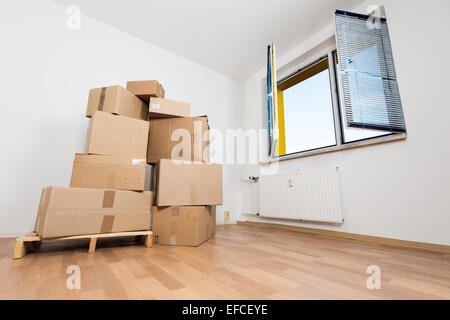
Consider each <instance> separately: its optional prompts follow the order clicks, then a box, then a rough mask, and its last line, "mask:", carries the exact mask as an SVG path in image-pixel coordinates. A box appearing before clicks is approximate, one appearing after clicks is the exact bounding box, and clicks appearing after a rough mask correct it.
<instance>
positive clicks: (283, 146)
mask: <svg viewBox="0 0 450 320" xmlns="http://www.w3.org/2000/svg"><path fill="white" fill-rule="evenodd" d="M328 64H329V63H328V58H327V57H325V58H323V59H320V60H319V61H318V62H316V63H314V64H312V65H311V66H308V67H307V68H305V69H304V70H301V71H300V72H297V73H296V74H294V75H292V76H291V77H288V78H287V79H285V80H283V81H281V82H279V83H278V110H279V112H278V121H279V126H278V127H279V131H280V135H279V143H278V146H279V148H278V155H285V154H292V153H296V152H301V151H306V150H314V149H319V148H324V147H329V146H334V145H336V134H335V130H334V116H333V102H332V99H331V89H330V73H329V71H328ZM280 124H281V125H280Z"/></svg>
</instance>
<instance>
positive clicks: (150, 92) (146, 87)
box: [127, 80, 166, 103]
mask: <svg viewBox="0 0 450 320" xmlns="http://www.w3.org/2000/svg"><path fill="white" fill-rule="evenodd" d="M127 90H128V91H130V92H132V93H133V94H134V95H136V96H137V97H139V98H140V99H141V100H142V101H144V102H146V103H148V102H149V100H150V97H157V98H164V96H165V94H166V93H165V91H164V88H163V86H162V85H161V84H160V83H159V82H158V81H156V80H144V81H128V82H127Z"/></svg>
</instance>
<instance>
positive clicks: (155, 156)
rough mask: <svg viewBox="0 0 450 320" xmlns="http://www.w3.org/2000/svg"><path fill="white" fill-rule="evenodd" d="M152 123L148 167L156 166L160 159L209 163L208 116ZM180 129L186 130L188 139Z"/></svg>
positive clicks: (158, 120)
mask: <svg viewBox="0 0 450 320" xmlns="http://www.w3.org/2000/svg"><path fill="white" fill-rule="evenodd" d="M149 123H150V130H149V136H148V149H147V162H148V163H157V162H158V161H159V160H161V159H177V160H186V161H203V162H208V161H209V139H210V137H209V126H208V117H207V116H202V117H192V118H168V119H151V120H150V121H149ZM180 129H184V130H185V131H183V132H184V133H185V135H183V132H182V131H180ZM172 136H173V137H172ZM172 138H173V139H174V141H172Z"/></svg>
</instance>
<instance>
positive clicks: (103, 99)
mask: <svg viewBox="0 0 450 320" xmlns="http://www.w3.org/2000/svg"><path fill="white" fill-rule="evenodd" d="M97 110H98V111H104V112H108V113H113V114H117V115H121V116H125V117H130V118H135V119H140V120H147V117H148V106H147V104H146V103H145V102H143V101H142V100H141V99H139V98H138V97H136V96H135V95H134V94H132V93H131V92H130V91H128V90H126V89H125V88H123V87H121V86H110V87H103V88H95V89H91V90H90V91H89V99H88V105H87V109H86V117H91V116H92V115H93V114H94V112H95V111H97Z"/></svg>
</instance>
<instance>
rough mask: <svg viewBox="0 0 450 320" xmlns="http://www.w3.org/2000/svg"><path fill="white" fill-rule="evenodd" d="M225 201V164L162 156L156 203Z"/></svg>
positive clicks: (197, 203) (177, 203)
mask: <svg viewBox="0 0 450 320" xmlns="http://www.w3.org/2000/svg"><path fill="white" fill-rule="evenodd" d="M221 204H222V165H220V164H213V163H211V164H210V163H201V162H189V161H185V162H182V163H178V161H172V160H166V159H162V160H160V161H159V163H158V166H157V182H156V205H157V206H192V205H221Z"/></svg>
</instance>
